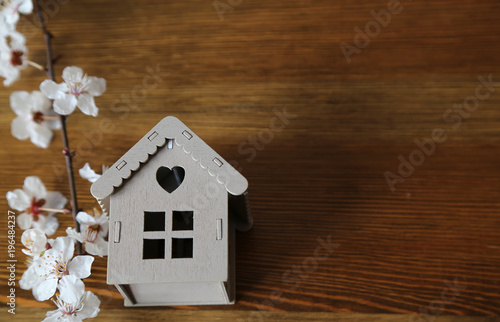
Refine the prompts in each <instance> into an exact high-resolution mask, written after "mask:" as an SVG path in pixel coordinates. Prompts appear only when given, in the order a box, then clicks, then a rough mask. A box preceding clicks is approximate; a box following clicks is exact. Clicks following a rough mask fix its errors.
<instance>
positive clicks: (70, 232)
mask: <svg viewBox="0 0 500 322" xmlns="http://www.w3.org/2000/svg"><path fill="white" fill-rule="evenodd" d="M66 235H68V237H71V238H73V239H75V240H77V241H79V242H80V243H83V241H84V240H85V239H84V238H83V237H82V234H81V233H77V232H76V230H75V229H74V228H71V227H68V228H66Z"/></svg>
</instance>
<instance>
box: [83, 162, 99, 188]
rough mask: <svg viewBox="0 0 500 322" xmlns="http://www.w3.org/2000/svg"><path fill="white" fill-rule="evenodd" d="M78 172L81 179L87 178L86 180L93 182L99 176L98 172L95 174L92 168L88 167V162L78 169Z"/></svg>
mask: <svg viewBox="0 0 500 322" xmlns="http://www.w3.org/2000/svg"><path fill="white" fill-rule="evenodd" d="M78 173H79V174H80V177H82V178H83V179H87V180H88V181H90V182H92V183H94V182H96V181H97V179H99V178H100V177H101V175H100V174H97V173H96V172H95V171H94V170H92V168H91V167H90V165H89V163H88V162H87V163H85V165H84V166H83V168H81V169H80V170H78Z"/></svg>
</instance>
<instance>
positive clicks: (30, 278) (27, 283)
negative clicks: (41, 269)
mask: <svg viewBox="0 0 500 322" xmlns="http://www.w3.org/2000/svg"><path fill="white" fill-rule="evenodd" d="M41 281H42V280H41V279H40V276H39V275H38V274H37V273H36V272H35V267H33V265H31V266H30V267H28V269H27V270H26V271H25V272H24V273H23V276H22V277H21V279H20V280H19V286H21V288H22V289H23V290H30V289H32V288H33V287H34V286H35V285H37V284H38V283H39V282H41Z"/></svg>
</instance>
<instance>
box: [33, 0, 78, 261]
mask: <svg viewBox="0 0 500 322" xmlns="http://www.w3.org/2000/svg"><path fill="white" fill-rule="evenodd" d="M34 2H35V10H36V15H37V17H38V20H39V21H40V25H41V27H42V30H43V35H44V38H45V52H46V55H47V67H46V70H45V72H46V73H47V76H48V77H49V78H50V79H51V80H53V81H55V80H56V79H55V76H54V62H55V60H54V58H53V55H52V42H51V40H52V37H53V36H52V34H51V33H50V32H49V31H48V30H47V26H46V24H45V20H44V19H43V15H42V9H41V6H40V0H35V1H34ZM60 117H61V133H62V135H61V136H62V141H63V146H64V148H63V154H64V157H65V159H66V169H67V171H68V181H69V191H70V194H71V206H72V209H71V214H72V216H73V224H74V225H75V230H76V231H77V232H80V224H79V223H78V221H77V220H76V214H77V213H78V211H79V209H78V198H77V195H76V187H75V177H74V175H73V155H74V154H73V153H71V152H70V151H71V150H70V147H69V140H68V133H67V131H66V116H65V115H60ZM76 252H77V253H78V254H80V253H81V252H82V245H81V244H80V243H77V249H76Z"/></svg>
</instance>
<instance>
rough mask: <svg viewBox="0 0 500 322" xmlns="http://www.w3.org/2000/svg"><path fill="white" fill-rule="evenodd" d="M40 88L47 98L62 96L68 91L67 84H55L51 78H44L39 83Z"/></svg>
mask: <svg viewBox="0 0 500 322" xmlns="http://www.w3.org/2000/svg"><path fill="white" fill-rule="evenodd" d="M40 90H41V91H42V93H43V94H45V96H47V97H48V98H50V99H52V100H55V99H61V98H64V96H65V95H66V92H68V85H66V84H65V83H62V84H57V83H56V82H54V81H53V80H50V79H46V80H44V81H43V82H42V83H41V84H40Z"/></svg>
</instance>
